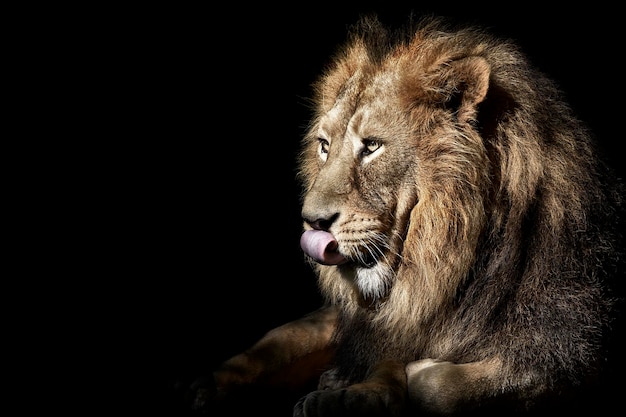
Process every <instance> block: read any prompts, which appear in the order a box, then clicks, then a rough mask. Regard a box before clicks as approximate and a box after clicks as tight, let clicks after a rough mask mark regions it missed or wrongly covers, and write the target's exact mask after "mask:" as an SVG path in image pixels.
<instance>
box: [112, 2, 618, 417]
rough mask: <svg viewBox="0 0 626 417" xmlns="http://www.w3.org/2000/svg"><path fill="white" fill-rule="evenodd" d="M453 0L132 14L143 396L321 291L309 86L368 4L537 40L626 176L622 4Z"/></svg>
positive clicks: (539, 56)
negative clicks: (310, 184) (306, 144)
mask: <svg viewBox="0 0 626 417" xmlns="http://www.w3.org/2000/svg"><path fill="white" fill-rule="evenodd" d="M443 3H444V2H430V3H429V2H420V3H414V4H413V3H409V2H399V5H395V4H393V2H380V5H379V6H364V5H363V4H364V3H356V4H360V5H358V6H356V5H351V4H350V3H342V4H341V6H339V4H334V3H328V4H312V3H311V4H309V3H302V4H300V3H290V4H293V5H282V6H278V5H276V6H269V5H260V4H257V5H252V6H249V5H244V4H238V3H237V4H235V3H233V4H227V5H220V6H219V8H218V7H215V8H213V9H211V8H208V7H207V6H202V7H200V6H194V7H192V6H189V7H188V8H187V7H185V6H180V5H179V6H176V7H175V8H172V6H170V5H165V4H164V5H163V6H161V7H158V6H154V5H150V7H148V8H146V9H145V10H143V9H142V10H133V11H132V13H129V14H128V15H124V14H123V13H122V14H121V15H120V16H118V17H119V18H120V20H121V21H123V22H124V26H125V27H126V30H128V36H126V35H125V36H124V39H122V40H121V41H120V43H121V44H123V48H122V50H121V51H120V55H119V56H120V57H121V59H120V68H119V70H120V72H121V73H123V74H124V75H123V78H124V82H125V85H126V86H127V91H126V93H127V94H125V95H124V96H123V97H120V98H119V102H118V106H119V109H121V110H120V112H124V114H125V115H126V116H125V117H128V118H131V119H132V120H133V123H132V126H131V127H130V128H129V129H130V130H128V131H126V134H130V136H131V139H129V141H128V143H127V144H126V145H124V146H123V147H122V148H123V151H122V153H123V155H124V158H123V159H124V161H123V162H124V164H125V165H126V167H127V169H128V170H129V172H130V173H131V175H128V176H126V178H125V186H124V191H123V195H122V197H123V198H122V202H121V203H120V207H118V210H119V213H121V214H120V216H121V220H122V222H123V225H124V227H123V229H124V233H123V234H122V235H121V236H119V239H118V241H117V243H116V244H115V245H114V246H115V247H114V248H112V251H111V256H112V257H113V260H114V262H117V261H120V264H119V265H123V266H120V267H119V268H117V269H116V270H114V271H112V272H113V275H114V276H115V277H116V279H117V280H119V285H120V287H119V292H117V294H118V295H119V294H120V293H121V294H123V296H122V302H123V304H124V307H125V309H126V311H128V314H126V315H125V316H124V319H123V323H122V324H121V325H119V326H116V327H115V329H114V332H115V333H116V340H117V341H116V342H114V345H113V347H112V348H113V350H115V351H116V352H117V353H118V354H119V355H121V356H122V357H123V358H124V359H125V360H128V361H130V362H131V363H133V364H134V365H132V366H131V367H130V369H131V371H134V372H130V373H127V371H128V369H129V368H128V367H125V371H124V374H123V375H124V378H127V379H131V380H132V381H131V384H129V386H130V387H132V388H131V389H133V390H134V389H137V391H135V392H134V393H131V396H133V395H134V396H135V399H137V397H140V400H141V401H140V402H142V403H143V405H142V406H141V407H145V408H146V409H151V410H153V409H157V410H160V411H163V412H167V413H170V415H176V407H175V406H173V403H172V402H173V401H175V399H176V394H174V391H175V390H176V387H179V388H180V387H181V386H184V385H185V384H187V383H189V382H190V381H191V380H193V378H195V377H196V376H199V375H203V374H206V373H208V372H209V371H210V370H211V369H212V368H213V367H215V366H216V365H217V364H218V363H219V362H221V361H223V360H224V359H226V358H228V357H229V356H231V355H233V354H235V353H237V352H239V351H240V350H242V349H244V348H246V347H248V346H249V345H250V344H252V343H253V342H254V341H255V340H256V339H258V338H259V337H260V336H262V334H263V333H264V332H266V331H267V330H269V329H270V328H272V327H274V326H276V325H279V324H281V323H283V322H285V321H288V320H291V319H294V318H297V317H299V316H301V315H302V314H304V313H306V312H308V311H311V310H313V309H314V308H316V307H318V306H319V304H320V302H321V299H320V297H319V294H318V292H317V288H316V284H315V279H314V277H313V276H312V274H311V272H310V270H309V268H308V267H307V266H306V265H305V263H304V261H303V255H302V253H301V250H300V248H299V237H300V232H301V221H300V217H299V210H300V209H299V188H298V184H297V182H296V179H295V158H296V153H297V150H298V145H299V140H300V138H301V137H302V134H303V132H304V129H305V127H306V123H307V119H308V116H309V112H308V109H307V104H306V103H307V101H306V98H307V97H308V96H309V95H310V90H309V86H310V84H311V82H313V81H314V79H315V76H316V75H317V74H318V73H319V72H320V71H321V69H322V68H323V66H324V65H325V63H326V62H327V60H328V58H329V56H330V55H331V54H332V53H333V52H334V51H335V48H336V47H337V45H338V44H339V43H340V42H342V41H343V40H344V36H345V32H346V27H347V25H349V24H352V23H354V22H355V21H356V20H357V18H358V16H359V15H360V14H361V13H365V12H371V11H374V12H378V13H379V16H380V17H381V20H382V21H383V23H388V24H391V25H397V24H401V23H402V22H404V21H405V20H406V17H407V16H408V15H409V13H410V11H415V12H416V13H417V14H418V15H419V14H420V13H426V12H434V13H437V14H442V15H446V16H450V17H452V18H454V19H457V20H459V21H461V22H469V23H477V24H480V25H483V26H487V27H488V28H490V29H491V30H492V31H493V32H494V33H496V34H499V35H502V36H504V37H508V38H511V39H513V40H515V41H516V42H518V43H520V44H521V45H522V47H523V49H524V50H525V51H526V53H527V54H528V56H529V58H530V59H531V61H532V62H533V63H535V64H536V65H537V66H538V67H539V68H540V69H541V70H543V71H544V72H545V73H547V74H548V75H549V76H551V77H552V78H554V79H555V80H556V81H557V83H558V84H559V85H560V87H561V88H562V90H564V91H565V92H566V95H567V97H568V99H569V101H570V103H571V104H572V106H573V108H574V110H575V111H576V113H577V114H578V115H579V116H580V117H581V118H582V119H583V120H585V121H586V122H587V123H588V124H589V126H590V127H591V128H592V130H593V131H594V132H595V133H596V135H597V136H598V139H599V142H600V144H601V146H602V149H603V150H604V151H606V152H607V154H608V156H609V157H610V160H611V162H612V163H613V165H615V166H616V168H617V169H618V171H619V172H620V173H622V174H623V168H622V159H623V151H622V150H621V146H622V144H621V142H622V140H623V133H622V132H623V129H624V128H623V120H624V117H623V106H621V104H622V102H623V97H624V82H623V74H624V71H623V66H622V64H621V60H622V58H623V35H622V33H621V24H622V22H621V20H620V17H619V15H620V13H619V12H618V10H617V7H609V6H607V7H602V6H601V5H600V4H597V3H594V4H593V5H589V4H588V3H585V5H579V6H576V5H574V4H573V3H572V4H569V5H568V6H567V8H560V9H556V10H555V8H554V7H552V6H550V7H548V4H547V3H546V4H545V5H544V6H543V7H541V6H537V5H532V4H530V3H519V4H516V5H512V4H510V3H509V2H501V3H498V5H492V6H488V7H487V6H477V5H474V4H464V5H462V6H460V5H455V4H452V3H449V2H446V3H445V4H443ZM466 3H471V2H466ZM577 4H578V3H577ZM337 7H340V8H339V9H337ZM116 282H118V281H116ZM111 285H114V284H111ZM131 374H132V375H133V376H132V377H131V376H126V375H131ZM125 385H126V384H125ZM139 386H143V387H150V389H149V390H148V391H147V392H145V393H143V394H141V395H139V392H140V391H141V392H143V390H142V389H140V388H138V387H139Z"/></svg>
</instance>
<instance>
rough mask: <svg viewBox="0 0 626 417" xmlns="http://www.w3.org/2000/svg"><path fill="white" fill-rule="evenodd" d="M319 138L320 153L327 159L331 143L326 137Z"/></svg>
mask: <svg viewBox="0 0 626 417" xmlns="http://www.w3.org/2000/svg"><path fill="white" fill-rule="evenodd" d="M317 140H318V141H319V148H318V153H319V155H320V158H322V159H323V160H326V158H327V157H328V150H329V149H330V143H328V141H327V140H326V139H322V138H317Z"/></svg>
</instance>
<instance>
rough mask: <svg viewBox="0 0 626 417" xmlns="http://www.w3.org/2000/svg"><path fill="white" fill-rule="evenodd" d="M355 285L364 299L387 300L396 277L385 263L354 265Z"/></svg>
mask: <svg viewBox="0 0 626 417" xmlns="http://www.w3.org/2000/svg"><path fill="white" fill-rule="evenodd" d="M353 267H354V273H355V283H356V285H357V287H358V288H359V291H360V292H361V294H362V295H363V298H365V299H370V300H379V299H382V298H385V297H386V296H387V293H388V291H389V288H390V287H391V283H392V282H393V277H394V276H395V274H394V271H393V269H392V268H391V267H390V266H389V265H387V264H386V263H383V262H377V263H374V264H373V265H371V266H361V265H353Z"/></svg>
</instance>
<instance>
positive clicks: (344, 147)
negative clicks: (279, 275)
mask: <svg viewBox="0 0 626 417" xmlns="http://www.w3.org/2000/svg"><path fill="white" fill-rule="evenodd" d="M391 76H393V73H387V72H382V73H380V74H378V76H377V78H376V79H374V80H372V81H370V82H369V83H368V84H367V86H366V87H364V88H363V89H361V88H360V85H362V80H361V79H359V76H358V75H356V76H355V77H354V78H353V79H352V80H351V81H350V83H349V84H348V85H347V86H346V87H345V88H344V93H343V94H341V96H340V97H339V98H338V99H337V101H336V102H335V103H334V105H333V106H332V107H331V108H330V109H328V110H327V111H325V112H324V114H323V115H321V117H320V118H319V121H318V123H317V124H316V126H315V127H314V128H313V129H312V130H311V132H310V133H309V135H308V141H307V145H306V146H307V149H306V151H305V152H306V155H307V159H308V160H309V162H310V163H311V164H312V165H314V166H315V169H316V171H317V172H316V173H315V176H314V181H313V183H312V184H311V186H310V189H309V190H308V191H307V193H306V195H305V198H304V202H303V207H302V215H303V218H304V219H305V221H306V227H307V228H313V229H317V230H324V231H327V232H329V233H330V234H331V235H332V236H333V237H334V239H335V240H336V242H337V248H336V250H337V251H338V252H339V253H340V254H341V255H343V257H344V258H345V259H346V260H347V262H346V263H343V264H342V265H341V266H340V267H339V268H342V269H343V270H344V272H345V273H346V274H352V275H353V276H354V278H355V282H356V284H357V285H358V287H359V288H360V290H361V291H362V293H363V294H364V295H365V296H366V297H370V296H371V297H380V296H382V295H384V294H385V292H386V291H387V289H388V287H389V286H390V285H391V284H392V281H393V279H394V276H395V273H394V271H395V270H396V269H397V267H398V265H399V262H400V258H401V253H402V242H403V241H404V238H405V235H406V227H407V219H408V216H409V213H410V210H411V208H412V207H413V206H414V205H415V202H416V198H417V188H416V184H415V180H414V179H415V178H416V176H417V170H418V166H417V160H416V158H415V157H414V155H415V144H413V143H412V141H411V138H410V136H408V135H407V132H410V131H411V129H410V126H409V122H410V119H409V115H408V113H407V111H406V109H404V108H402V107H401V106H400V104H399V100H398V101H395V100H393V99H392V100H390V97H394V96H397V94H396V91H394V86H393V85H391V84H390V83H389V82H388V80H389V78H390V77H391ZM351 84H354V85H351ZM381 96H384V97H385V100H384V101H383V100H381ZM329 263H332V262H329Z"/></svg>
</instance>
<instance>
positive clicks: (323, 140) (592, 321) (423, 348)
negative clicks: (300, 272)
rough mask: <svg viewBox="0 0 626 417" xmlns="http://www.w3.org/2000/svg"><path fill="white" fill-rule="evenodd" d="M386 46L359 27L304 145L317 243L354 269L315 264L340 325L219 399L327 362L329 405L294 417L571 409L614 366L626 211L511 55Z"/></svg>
mask: <svg viewBox="0 0 626 417" xmlns="http://www.w3.org/2000/svg"><path fill="white" fill-rule="evenodd" d="M391 35H392V34H390V33H388V32H386V31H385V30H384V29H383V28H382V27H380V25H379V24H378V22H377V21H375V20H367V19H366V20H364V21H363V22H361V26H360V28H359V29H358V30H357V31H355V32H354V34H353V36H352V38H351V39H350V41H349V42H348V43H347V45H345V47H344V48H343V49H341V51H340V53H339V54H338V55H337V56H336V57H335V61H334V62H333V64H332V65H331V66H330V67H329V68H328V69H327V70H326V72H325V73H324V74H323V75H322V77H321V78H320V79H319V82H318V83H317V84H316V90H315V92H316V95H315V97H314V104H315V114H314V117H313V120H312V123H311V128H310V130H309V132H308V134H307V135H306V137H305V138H304V141H303V150H302V154H301V159H300V163H301V165H300V167H301V170H300V174H301V179H302V182H303V185H304V194H303V209H302V214H303V218H304V220H305V229H306V230H311V229H315V230H318V231H322V232H324V233H328V234H329V235H328V236H330V235H332V239H334V240H335V241H336V245H337V249H336V251H337V253H338V254H340V257H341V259H342V262H332V263H329V264H324V262H321V263H313V262H312V265H314V268H315V269H316V270H317V273H318V274H319V283H320V289H321V292H322V294H323V295H324V296H325V297H326V298H327V300H328V304H329V305H333V306H334V307H332V309H323V310H320V312H317V313H315V314H314V315H312V316H311V317H310V318H307V319H306V320H305V321H303V322H300V323H296V324H290V325H288V326H293V327H292V328H290V329H289V330H285V329H282V330H281V328H279V329H277V330H275V331H273V333H270V334H268V336H267V337H266V338H264V339H263V340H262V341H261V342H259V344H258V345H256V346H255V347H253V348H252V349H251V350H250V351H248V352H247V353H244V354H242V355H239V356H237V357H235V358H233V359H231V360H230V361H228V362H226V364H225V366H224V367H223V368H222V369H221V370H219V371H218V372H217V373H216V381H217V386H218V389H219V391H220V395H227V392H228V391H229V390H230V389H231V388H233V387H236V386H240V385H247V384H253V383H256V382H258V381H261V380H264V381H267V380H269V379H271V378H269V376H270V375H274V374H275V375H276V378H274V379H272V380H273V381H277V380H279V379H281V378H282V381H283V382H285V381H287V382H285V383H286V384H288V383H289V382H288V381H289V379H288V378H287V376H286V375H287V374H285V373H283V374H281V373H280V370H281V369H282V368H283V365H290V364H294V363H296V362H297V361H296V359H297V360H302V362H306V361H305V360H304V359H307V360H308V359H310V358H316V359H317V360H318V361H310V362H309V366H308V368H307V367H303V368H299V369H302V370H304V369H310V370H311V372H309V373H306V375H305V373H304V371H302V372H301V373H300V374H299V375H300V376H301V377H302V376H310V377H311V378H317V377H318V376H319V374H320V373H321V372H322V371H324V370H329V371H328V372H326V373H325V374H324V375H323V376H322V379H321V381H320V388H326V389H325V390H320V391H315V392H313V393H311V394H309V395H308V396H305V397H304V398H303V399H302V400H301V401H300V402H299V403H298V404H297V406H296V408H295V414H296V415H299V416H300V415H306V416H314V415H326V413H330V414H331V415H334V414H335V413H336V414H337V415H359V414H360V411H367V412H372V413H373V414H378V413H386V412H389V413H390V414H402V413H411V412H415V413H416V415H423V413H426V412H430V413H433V414H452V413H456V412H462V411H464V410H474V409H478V410H480V409H481V407H491V406H505V407H506V408H507V409H510V410H522V411H523V410H526V409H527V408H528V409H532V408H533V407H535V406H537V405H538V404H542V403H543V402H544V401H552V400H554V399H555V398H556V397H558V396H559V395H562V398H566V397H565V393H567V392H573V391H572V390H574V389H580V388H583V387H585V385H584V384H586V383H587V382H588V381H590V380H594V379H595V378H596V377H599V376H601V375H602V372H603V369H602V366H603V365H605V361H606V356H607V352H606V344H607V339H608V338H609V334H610V329H611V326H612V325H613V323H612V320H613V319H614V315H615V314H616V313H615V311H616V306H615V303H614V296H615V294H613V293H612V292H611V291H612V290H611V280H612V279H615V278H614V275H615V274H616V269H617V267H618V261H619V259H620V256H621V253H620V252H619V249H620V247H621V246H620V245H621V243H620V239H621V237H620V236H619V228H618V227H617V226H616V225H617V223H616V222H618V220H619V219H620V217H619V216H620V211H619V210H620V207H619V204H620V202H619V199H620V198H621V197H622V195H621V191H618V189H616V188H613V185H611V184H609V183H608V182H607V181H608V180H609V178H608V174H607V172H606V171H605V167H604V166H603V165H602V163H601V162H600V160H599V158H598V157H597V155H596V154H595V150H594V145H593V143H592V140H591V136H590V134H589V132H588V131H587V130H586V128H585V127H584V125H583V124H582V123H581V122H579V121H578V120H577V119H576V118H575V117H574V115H573V114H572V111H571V110H570V108H569V107H568V106H567V104H566V103H565V101H564V100H563V98H562V97H561V95H560V93H559V91H558V89H557V88H556V87H555V85H554V84H553V83H552V82H551V81H550V80H549V79H547V78H546V77H544V76H543V75H542V74H541V73H539V72H537V71H536V70H535V69H533V68H532V67H531V66H530V65H529V63H528V62H527V60H526V59H525V58H524V56H523V55H522V54H520V52H519V51H518V50H517V49H516V48H515V47H514V45H512V44H510V43H508V42H506V41H502V40H499V39H495V38H493V37H491V36H489V35H487V34H485V33H484V32H481V31H479V30H476V29H471V28H466V29H463V28H461V29H454V30H450V28H448V27H445V26H444V25H443V24H442V23H441V22H440V21H437V20H424V21H422V22H419V23H418V25H417V26H416V27H414V28H412V30H411V31H407V32H405V33H404V35H407V36H405V37H400V36H399V37H397V38H396V37H392V36H391ZM393 35H394V36H395V35H396V34H393ZM318 317H321V318H318ZM307 320H308V321H307ZM303 323H306V325H302V324H303ZM294 329H299V330H297V331H295V330H294ZM303 329H306V330H303ZM309 330H310V331H309ZM298 332H302V334H301V335H300V336H297V337H292V336H293V335H295V334H298ZM268 352H271V353H268ZM251 363H254V366H251V365H250V364H251ZM298 363H299V362H298ZM247 369H255V371H254V372H247V371H246V370H247ZM296 374H298V373H297V372H296ZM234 375H236V376H234ZM289 375H292V376H293V373H290V374H289ZM278 376H281V378H279V377H278ZM300 379H303V380H306V378H298V380H300ZM293 381H294V385H296V384H295V380H293ZM300 383H304V382H303V381H299V385H298V386H302V385H301V384H300ZM555 394H559V395H555ZM420 413H421V414H420Z"/></svg>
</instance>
